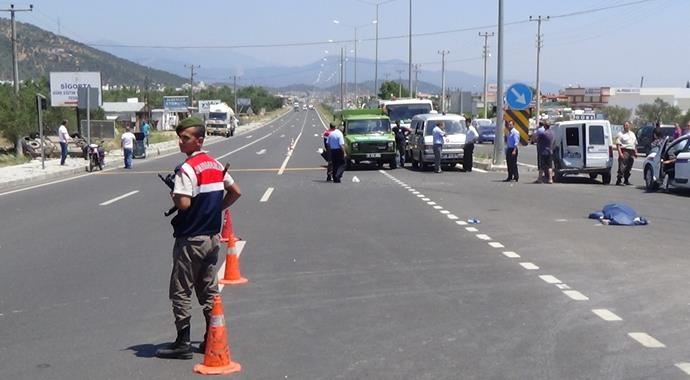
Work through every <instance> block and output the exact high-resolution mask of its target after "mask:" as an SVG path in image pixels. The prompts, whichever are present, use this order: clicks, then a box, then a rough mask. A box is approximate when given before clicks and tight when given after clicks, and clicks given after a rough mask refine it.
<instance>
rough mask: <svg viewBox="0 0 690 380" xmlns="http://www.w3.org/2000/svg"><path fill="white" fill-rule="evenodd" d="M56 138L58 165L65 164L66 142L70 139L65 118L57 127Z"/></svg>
mask: <svg viewBox="0 0 690 380" xmlns="http://www.w3.org/2000/svg"><path fill="white" fill-rule="evenodd" d="M58 139H60V165H65V160H66V159H67V142H69V140H71V138H70V137H69V132H68V131H67V120H63V121H62V124H60V127H59V128H58Z"/></svg>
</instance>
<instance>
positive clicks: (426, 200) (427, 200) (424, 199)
mask: <svg viewBox="0 0 690 380" xmlns="http://www.w3.org/2000/svg"><path fill="white" fill-rule="evenodd" d="M422 200H423V201H424V202H429V201H430V200H431V199H429V198H422Z"/></svg>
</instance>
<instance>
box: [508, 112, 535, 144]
mask: <svg viewBox="0 0 690 380" xmlns="http://www.w3.org/2000/svg"><path fill="white" fill-rule="evenodd" d="M529 116H530V115H529V111H523V110H506V112H505V115H504V116H503V118H504V119H505V121H509V120H511V121H512V122H513V125H514V126H515V129H517V131H518V132H520V144H522V145H527V144H529ZM503 135H504V136H508V130H507V129H506V128H504V129H503Z"/></svg>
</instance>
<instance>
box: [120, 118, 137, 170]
mask: <svg viewBox="0 0 690 380" xmlns="http://www.w3.org/2000/svg"><path fill="white" fill-rule="evenodd" d="M134 140H136V137H134V133H132V132H130V127H127V128H125V133H123V134H122V137H121V138H120V146H122V153H123V155H124V156H125V169H131V168H132V155H133V154H134Z"/></svg>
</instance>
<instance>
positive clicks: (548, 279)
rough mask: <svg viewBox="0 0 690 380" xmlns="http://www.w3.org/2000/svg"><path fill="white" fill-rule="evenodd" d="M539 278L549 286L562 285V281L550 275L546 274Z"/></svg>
mask: <svg viewBox="0 0 690 380" xmlns="http://www.w3.org/2000/svg"><path fill="white" fill-rule="evenodd" d="M539 278H541V279H542V280H544V282H546V283H547V284H560V283H561V280H559V279H557V278H556V277H554V276H552V275H550V274H545V275H542V276H539Z"/></svg>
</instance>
